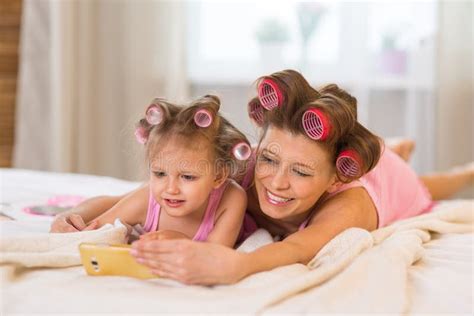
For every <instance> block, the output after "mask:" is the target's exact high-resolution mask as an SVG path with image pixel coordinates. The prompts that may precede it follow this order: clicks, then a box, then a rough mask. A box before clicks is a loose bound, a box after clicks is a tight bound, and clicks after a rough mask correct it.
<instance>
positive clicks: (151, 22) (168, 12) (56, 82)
mask: <svg viewBox="0 0 474 316" xmlns="http://www.w3.org/2000/svg"><path fill="white" fill-rule="evenodd" d="M184 21H185V10H184V3H183V2H174V1H153V0H150V1H126V0H123V1H121V0H118V1H117V0H116V1H111V0H100V1H99V0H98V1H51V0H41V1H36V0H26V1H25V2H24V11H23V21H22V23H23V24H22V35H21V61H20V75H19V85H18V103H17V120H16V142H15V151H14V166H15V167H18V168H32V169H40V170H51V171H61V172H80V173H93V174H102V175H110V176H115V177H120V178H125V179H139V178H140V177H141V175H142V174H141V171H142V170H143V168H142V167H141V166H140V165H141V164H142V162H143V161H142V157H141V156H140V155H139V154H137V153H139V152H140V151H141V150H140V149H141V148H139V146H138V145H137V144H135V142H134V137H133V126H134V123H135V121H136V120H137V119H138V118H139V117H140V115H141V114H142V113H143V111H144V109H145V106H146V105H147V103H148V102H149V101H150V100H151V99H152V98H153V97H155V96H163V97H166V98H170V99H173V100H181V99H186V98H187V90H188V89H187V82H186V78H185V74H186V69H185V47H184V46H185V45H184V44H185V38H184V37H185V33H184V32H185V25H184V23H185V22H184Z"/></svg>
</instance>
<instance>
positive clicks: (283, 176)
mask: <svg viewBox="0 0 474 316" xmlns="http://www.w3.org/2000/svg"><path fill="white" fill-rule="evenodd" d="M271 185H272V188H273V189H275V190H285V189H288V188H289V187H290V182H289V181H288V175H287V173H286V171H285V169H284V168H278V169H277V170H276V172H275V173H274V174H273V177H272V181H271Z"/></svg>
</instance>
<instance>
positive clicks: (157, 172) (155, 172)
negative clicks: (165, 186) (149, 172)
mask: <svg viewBox="0 0 474 316" xmlns="http://www.w3.org/2000/svg"><path fill="white" fill-rule="evenodd" d="M153 173H154V174H155V177H157V178H163V177H164V176H165V175H166V173H164V172H163V171H153Z"/></svg>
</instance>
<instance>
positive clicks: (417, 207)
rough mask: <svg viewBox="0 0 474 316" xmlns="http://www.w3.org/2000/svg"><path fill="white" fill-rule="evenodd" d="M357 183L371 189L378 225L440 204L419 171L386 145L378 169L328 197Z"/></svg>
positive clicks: (410, 215) (422, 211)
mask: <svg viewBox="0 0 474 316" xmlns="http://www.w3.org/2000/svg"><path fill="white" fill-rule="evenodd" d="M354 187H363V188H364V189H365V190H367V193H368V194H369V196H370V197H371V199H372V201H373V203H374V205H375V208H376V210H377V215H378V225H377V226H378V228H380V227H384V226H387V225H389V224H391V223H393V222H395V221H397V220H400V219H404V218H409V217H413V216H416V215H420V214H423V213H426V212H429V211H430V210H431V209H432V208H433V206H434V205H435V204H436V203H435V202H433V199H432V198H431V194H430V193H429V191H428V189H427V188H426V187H425V185H424V184H423V182H421V180H420V179H419V177H418V175H417V174H416V173H415V171H414V170H413V169H412V168H411V167H410V166H409V165H408V164H407V163H406V162H405V161H404V160H403V159H402V158H400V157H399V156H398V155H397V154H395V153H394V152H393V151H392V150H391V149H389V148H386V147H385V148H383V149H382V154H381V156H380V160H379V162H378V163H377V165H376V166H375V167H374V169H372V170H371V171H370V172H368V173H367V174H365V175H364V176H362V177H361V178H360V179H359V180H356V181H353V182H351V183H348V184H344V185H342V186H341V187H340V188H339V189H338V190H337V191H335V192H333V193H331V194H329V195H328V196H327V197H326V199H328V198H330V197H331V196H334V195H336V194H338V193H340V192H342V191H345V190H348V189H350V188H354ZM311 215H312V214H310V216H311ZM311 217H312V216H311ZM309 220H310V218H308V219H307V220H306V221H305V222H303V223H302V224H301V226H300V229H302V228H304V227H305V226H306V225H307V223H308V221H309Z"/></svg>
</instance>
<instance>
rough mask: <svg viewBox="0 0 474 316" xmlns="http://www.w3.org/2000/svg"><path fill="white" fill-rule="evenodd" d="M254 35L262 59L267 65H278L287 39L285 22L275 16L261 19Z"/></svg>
mask: <svg viewBox="0 0 474 316" xmlns="http://www.w3.org/2000/svg"><path fill="white" fill-rule="evenodd" d="M255 36H256V39H257V42H258V44H259V48H260V57H261V59H262V61H263V62H264V63H265V64H266V65H268V66H278V65H279V64H280V63H281V61H282V59H283V50H284V47H285V45H286V43H287V42H288V40H289V36H288V30H287V28H286V26H285V24H284V23H282V22H281V21H279V20H278V19H276V18H269V19H266V20H263V21H262V23H261V24H260V25H259V27H258V28H257V30H256V32H255Z"/></svg>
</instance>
